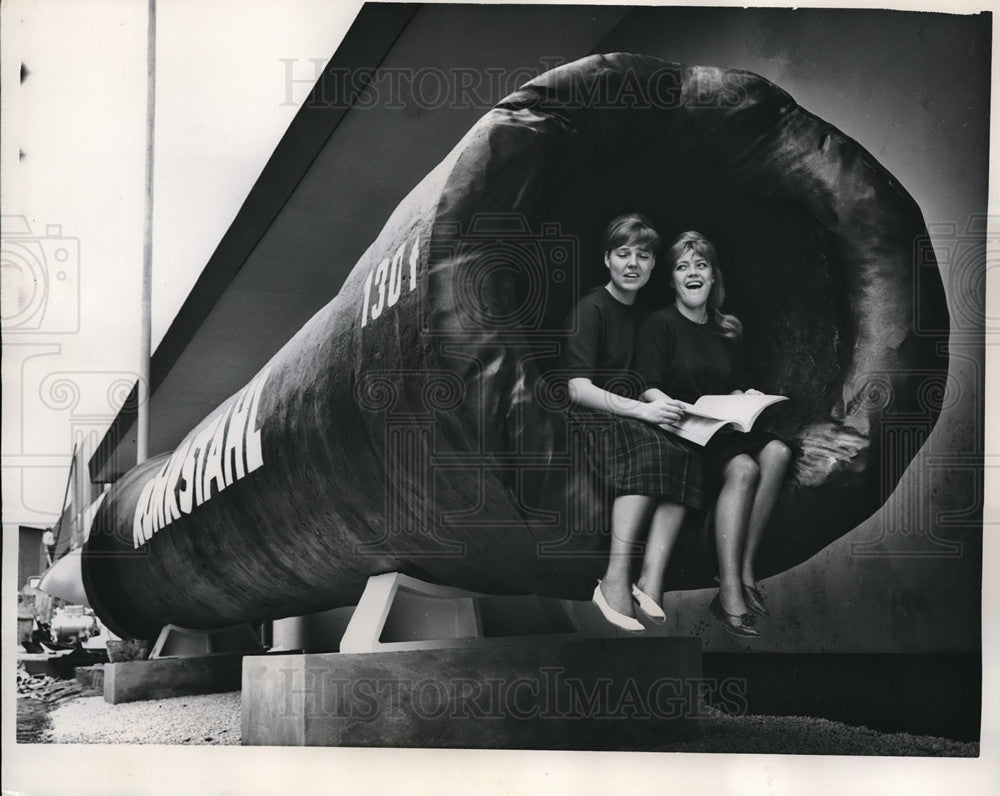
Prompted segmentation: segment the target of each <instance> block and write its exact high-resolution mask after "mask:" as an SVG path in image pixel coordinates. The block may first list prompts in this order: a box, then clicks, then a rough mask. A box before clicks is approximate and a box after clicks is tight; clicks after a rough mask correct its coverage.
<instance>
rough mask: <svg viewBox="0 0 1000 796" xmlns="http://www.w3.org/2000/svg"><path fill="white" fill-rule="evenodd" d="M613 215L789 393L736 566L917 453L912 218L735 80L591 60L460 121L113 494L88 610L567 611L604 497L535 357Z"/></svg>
mask: <svg viewBox="0 0 1000 796" xmlns="http://www.w3.org/2000/svg"><path fill="white" fill-rule="evenodd" d="M634 209H638V210H640V211H643V212H645V213H647V214H648V215H650V216H651V217H652V219H653V221H654V223H655V224H656V226H657V227H658V228H659V230H660V232H661V234H662V235H663V236H664V237H665V238H670V236H671V235H673V234H675V233H676V232H679V231H681V230H683V229H688V228H695V229H699V230H700V231H702V232H704V233H705V234H707V235H708V236H709V237H710V238H712V239H713V240H714V241H715V242H716V244H717V247H718V249H719V250H720V256H721V258H722V262H723V268H724V270H725V273H726V278H727V287H728V289H729V293H730V297H731V301H730V304H729V306H730V308H731V311H734V312H736V313H737V314H739V315H740V316H741V318H742V319H743V321H744V325H745V329H746V347H747V352H748V358H749V360H750V362H751V363H752V364H753V369H754V375H755V380H756V385H757V386H758V387H760V388H761V389H765V390H768V391H773V392H781V393H784V394H786V395H788V396H790V397H791V399H792V400H791V401H789V402H788V409H787V411H786V412H785V413H784V414H783V415H779V416H777V417H776V418H775V419H774V421H773V427H774V428H776V429H777V430H778V431H780V432H781V433H783V434H785V435H786V436H787V437H788V438H789V439H790V440H791V442H792V443H793V445H794V447H795V449H796V459H795V463H794V465H793V468H792V473H791V475H790V477H789V479H788V483H787V485H786V487H785V489H784V491H783V494H782V497H781V500H780V504H779V506H778V508H777V510H776V512H775V515H774V518H773V521H772V523H771V525H770V527H769V528H768V530H767V536H766V540H765V544H764V547H763V549H762V550H761V554H760V558H761V560H760V573H761V574H762V575H766V574H769V573H773V572H777V571H781V570H783V569H786V568H788V567H790V566H793V565H794V564H796V563H798V562H800V561H803V560H804V559H805V558H807V557H808V556H810V555H812V554H813V553H815V552H817V551H818V550H820V549H821V548H822V547H823V546H825V545H826V544H828V543H829V542H830V541H832V540H834V539H836V538H838V537H839V536H841V535H843V534H845V533H846V532H848V531H850V530H851V529H852V528H854V527H855V526H856V525H857V524H858V523H859V522H861V521H863V520H864V519H865V518H867V517H869V516H870V515H871V514H872V513H873V512H875V511H876V510H877V509H878V508H879V506H880V505H881V504H882V502H883V501H884V499H885V497H886V495H887V494H888V491H889V490H890V489H891V488H892V486H894V485H895V483H896V481H898V479H899V477H900V476H901V475H902V470H903V468H904V467H905V465H906V463H908V462H909V460H910V459H911V458H912V456H913V455H914V453H915V451H916V449H917V447H918V446H919V445H918V444H909V445H908V446H907V445H902V444H897V442H896V441H895V440H896V437H897V436H899V435H894V433H892V432H893V430H894V429H897V428H906V429H912V428H916V429H917V431H918V432H919V434H921V435H925V434H926V433H927V432H928V431H929V429H930V427H932V426H933V424H934V421H935V420H936V417H937V414H938V412H939V410H940V403H941V400H942V395H943V391H944V382H945V379H946V374H947V361H946V358H945V356H944V355H943V354H942V353H941V351H940V350H939V348H938V344H939V342H940V341H941V339H942V336H943V335H946V333H947V331H946V330H947V328H948V315H947V310H946V307H945V301H944V293H943V289H942V285H941V281H940V277H939V274H938V270H937V268H936V265H935V263H934V261H933V254H932V250H930V248H929V247H925V248H924V249H922V250H920V249H919V244H920V242H921V241H926V239H927V231H926V229H925V226H924V223H923V220H922V217H921V213H920V211H919V209H918V207H917V205H916V204H915V202H914V201H913V199H912V198H911V197H910V196H909V195H908V194H907V193H906V191H905V190H904V189H903V188H902V187H901V186H900V185H899V183H898V182H897V181H896V180H895V179H894V178H893V177H892V176H891V175H890V174H889V173H888V172H887V171H886V170H885V169H884V168H882V167H881V166H880V165H879V164H878V162H877V161H876V160H875V159H874V158H873V157H872V156H871V155H870V154H869V153H868V152H866V151H865V150H864V149H863V148H862V147H861V146H859V145H858V144H857V143H856V142H854V141H853V140H851V139H850V138H848V137H846V136H845V135H844V134H842V133H841V132H839V131H838V130H837V129H835V128H834V127H832V126H831V125H829V124H827V123H826V122H824V121H822V120H820V119H818V118H816V117H815V116H813V115H812V114H810V113H808V112H807V111H805V110H803V109H802V108H800V107H798V106H797V105H796V104H795V102H794V101H793V100H792V99H791V97H789V96H788V95H787V94H786V93H785V92H783V91H782V90H781V89H779V88H777V87H775V86H774V85H772V84H771V83H769V82H768V81H766V80H764V79H762V78H760V77H758V76H756V75H753V74H750V73H748V72H743V71H736V70H722V69H715V68H709V67H688V66H681V65H677V64H668V63H665V62H663V61H660V60H657V59H653V58H648V57H643V56H635V55H625V54H616V55H606V56H593V57H590V58H586V59H583V60H581V61H578V62H575V63H572V64H569V65H566V66H563V67H560V68H558V69H555V70H553V71H551V72H548V73H546V74H543V75H541V76H540V77H538V78H537V79H535V80H533V81H531V82H530V83H528V84H527V85H525V86H524V87H523V88H522V89H521V90H519V91H517V92H516V93H514V94H512V95H511V96H509V97H508V98H507V99H505V100H504V101H503V102H501V103H500V104H499V105H498V106H497V107H496V108H494V109H493V110H491V111H490V112H489V113H488V114H486V116H484V117H483V119H482V120H481V121H480V122H479V123H478V124H477V125H476V126H475V127H474V128H473V129H472V130H470V132H469V133H468V134H467V135H466V136H465V138H464V139H463V140H462V141H461V142H460V143H459V144H458V145H457V146H456V147H455V149H454V150H453V151H452V152H451V154H450V155H449V156H448V157H447V158H446V159H445V160H444V161H443V162H442V163H441V164H440V165H439V166H438V167H437V168H436V169H435V170H434V171H433V172H431V173H430V174H429V175H428V176H427V177H426V178H425V179H424V180H423V181H422V182H421V183H420V184H419V185H418V186H417V187H416V188H415V189H414V190H413V191H412V192H411V193H410V195H409V196H408V197H407V198H406V199H405V200H404V201H403V202H402V203H401V204H400V206H399V207H398V208H397V209H396V211H395V212H394V213H393V214H392V216H391V218H390V219H389V220H388V222H387V223H386V225H385V228H384V229H383V231H382V232H381V234H380V235H379V236H378V238H377V239H376V240H375V242H374V243H373V244H372V245H371V247H370V248H369V249H368V251H367V252H366V253H365V255H364V256H363V257H362V258H361V260H360V261H359V262H358V263H357V265H356V266H355V268H354V269H353V271H352V272H351V274H350V276H349V277H348V279H347V281H346V282H345V284H344V287H343V289H342V291H341V292H340V294H339V295H338V296H337V297H336V298H335V299H333V300H332V301H331V302H330V303H329V304H328V305H327V306H326V307H325V308H324V309H322V310H321V311H320V312H319V313H317V314H316V316H315V317H313V318H312V319H311V320H310V321H309V322H308V323H307V324H306V325H305V326H304V327H303V328H302V329H301V331H299V332H298V334H296V335H295V336H294V337H293V338H292V339H291V340H290V341H289V342H288V343H287V344H286V345H285V346H284V348H282V349H281V351H279V352H278V354H276V355H275V356H274V358H273V359H272V360H271V361H270V362H269V363H268V364H267V366H266V367H265V368H264V369H263V370H262V371H261V372H260V373H259V374H258V375H257V377H256V378H255V379H254V380H253V381H252V382H251V383H250V384H249V385H247V387H245V388H244V389H243V390H241V391H240V392H239V393H238V394H237V395H235V396H233V397H232V398H230V399H229V400H228V401H227V402H226V403H224V404H223V405H222V406H220V407H219V408H218V409H217V410H216V411H215V412H213V413H212V414H211V415H210V416H209V417H208V418H206V419H205V420H204V421H203V422H202V423H201V424H200V425H199V426H198V427H196V428H195V429H194V430H192V431H191V433H190V434H189V435H188V437H187V438H186V439H185V440H184V441H183V443H182V444H181V445H180V447H179V448H178V449H177V450H176V451H174V452H173V453H172V454H169V455H168V454H164V455H161V456H159V457H156V458H154V459H152V460H150V461H148V462H146V463H144V464H142V465H140V466H138V467H136V468H134V469H133V470H131V471H130V472H128V473H127V474H126V475H125V476H124V477H123V478H122V479H121V480H120V481H119V482H118V483H116V484H115V485H114V486H113V487H112V489H111V491H110V492H109V493H108V495H107V497H106V499H105V500H104V503H103V505H102V506H101V509H100V511H99V513H98V516H97V517H96V520H95V523H94V527H93V529H92V532H91V537H90V541H89V542H88V545H87V549H86V553H85V556H84V570H83V573H84V581H85V585H86V588H87V593H88V596H89V598H90V601H91V604H92V605H93V606H94V607H95V608H96V609H97V610H98V612H99V615H100V616H101V619H102V620H103V621H105V622H106V623H107V624H108V625H109V626H110V627H112V628H113V629H114V630H116V631H117V632H119V633H124V634H127V635H133V636H149V635H151V634H153V633H155V632H156V631H157V629H158V628H159V627H160V626H161V625H163V624H164V623H167V622H174V623H177V624H180V625H184V626H189V627H211V626H219V625H224V624H227V623H232V622H236V621H243V620H260V619H265V618H276V617H281V616H288V615H293V614H302V613H307V612H311V611H316V610H320V609H324V608H330V607H334V606H337V605H345V604H350V603H353V602H355V601H356V600H357V598H358V596H359V595H360V592H361V590H362V588H363V586H364V583H365V581H366V579H367V577H368V576H369V575H371V574H376V573H382V572H387V571H393V570H397V571H401V572H405V573H409V574H412V575H415V576H417V577H422V578H426V579H429V580H434V581H439V582H444V583H448V584H451V585H455V586H459V587H465V588H469V589H474V590H478V591H486V592H496V593H512V592H537V593H540V594H545V595H552V596H561V597H571V598H580V597H586V596H587V595H588V594H589V592H590V590H591V589H592V588H593V582H594V578H595V577H596V576H597V575H598V574H599V573H600V571H601V570H602V568H603V565H604V557H605V554H606V553H605V551H606V548H607V530H608V529H607V517H608V510H609V506H610V500H611V496H610V495H609V494H608V492H607V490H606V489H605V488H604V487H603V486H602V485H601V483H600V482H599V481H596V480H595V479H594V478H593V477H592V475H591V474H590V472H589V471H588V469H587V468H586V466H585V465H584V464H583V463H582V457H581V455H580V451H581V439H580V436H581V434H585V433H600V429H599V428H597V429H589V430H588V429H580V428H578V429H576V430H575V431H574V432H573V433H568V431H567V423H566V416H565V411H564V410H565V394H564V392H565V391H564V390H563V389H562V387H563V386H564V384H563V382H562V381H561V379H562V378H563V377H564V376H565V374H562V373H560V370H559V365H558V354H559V352H560V350H561V347H562V344H563V343H564V341H565V339H566V334H567V333H572V330H568V331H567V330H565V329H564V328H563V324H564V321H565V318H566V316H567V314H568V312H569V310H570V309H571V308H572V306H573V305H574V303H575V302H576V301H577V300H578V299H579V297H580V295H581V294H582V292H583V291H584V290H585V289H587V288H588V287H589V286H591V285H595V284H600V283H602V282H603V281H604V280H605V279H606V277H605V273H606V272H605V271H604V268H603V263H602V260H601V253H600V251H599V236H600V233H601V231H602V228H603V226H604V224H605V223H606V221H607V220H608V219H609V218H610V217H612V216H613V215H615V214H617V213H619V212H623V211H628V210H634ZM314 223H316V224H322V223H323V219H322V218H316V219H314ZM915 247H918V248H915ZM294 256H295V255H294V252H289V257H294ZM664 270H665V269H664ZM663 277H664V273H659V274H656V275H654V280H653V281H652V282H651V284H650V286H649V288H648V289H647V291H646V293H647V296H646V297H647V298H648V299H650V300H652V301H654V302H655V301H660V302H663V301H666V300H667V293H666V290H665V286H664V285H665V283H664V279H663ZM900 424H902V425H900ZM906 424H909V425H906ZM904 436H906V439H909V440H912V439H913V438H914V437H913V434H907V435H904ZM920 438H922V437H920ZM917 443H919V438H918V439H917ZM703 541H704V540H703V537H702V535H700V534H699V533H697V532H696V531H692V533H690V534H687V535H685V538H684V539H683V540H682V544H681V549H679V550H678V552H677V554H676V556H675V560H674V562H673V563H672V566H671V570H670V572H669V573H668V578H669V583H670V586H671V587H673V588H687V587H698V586H708V585H710V584H711V579H712V575H713V574H714V556H713V553H712V550H711V549H710V547H707V546H705V545H704V544H703Z"/></svg>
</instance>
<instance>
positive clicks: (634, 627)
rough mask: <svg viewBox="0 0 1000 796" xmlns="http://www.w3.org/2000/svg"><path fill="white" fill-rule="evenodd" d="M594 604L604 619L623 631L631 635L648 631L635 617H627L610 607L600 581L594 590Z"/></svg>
mask: <svg viewBox="0 0 1000 796" xmlns="http://www.w3.org/2000/svg"><path fill="white" fill-rule="evenodd" d="M593 602H594V605H596V606H597V607H598V608H599V609H600V610H601V613H602V614H604V618H605V619H607V620H608V621H609V622H610V623H611V624H613V625H614V626H615V627H620V628H621V629H622V630H628V631H629V632H631V633H642V632H643V631H644V630H645V629H646V628H644V627H643V626H642V622H640V621H639V620H638V619H636V618H635V617H634V616H627V615H625V614H623V613H621V612H619V611H616V610H615V609H614V608H612V607H611V606H610V605H608V601H607V600H605V599H604V592H602V591H601V582H600V581H597V587H596V588H595V589H594V600H593Z"/></svg>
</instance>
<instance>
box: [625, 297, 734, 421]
mask: <svg viewBox="0 0 1000 796" xmlns="http://www.w3.org/2000/svg"><path fill="white" fill-rule="evenodd" d="M636 370H637V371H638V372H639V374H640V376H641V377H642V379H643V382H644V383H645V388H644V389H651V388H653V387H655V388H658V389H660V390H662V391H663V392H665V393H666V394H667V395H669V396H670V397H671V398H677V399H680V400H682V401H687V402H688V403H693V402H694V401H696V400H697V399H698V398H700V397H701V396H702V395H724V394H726V393H730V392H732V391H733V390H742V389H745V388H746V384H745V383H744V374H743V351H742V345H741V344H740V342H739V340H738V339H737V340H726V339H725V338H723V337H722V336H720V335H719V333H718V332H717V331H716V330H715V326H714V325H713V324H712V323H711V321H709V322H708V323H704V324H700V323H695V322H694V321H692V320H690V319H688V318H686V317H684V316H683V315H682V314H681V312H680V310H678V309H677V306H676V305H674V304H671V305H670V306H669V307H664V308H663V309H660V310H656V311H655V312H653V313H650V314H649V315H648V316H647V317H646V319H645V321H644V322H643V323H642V325H641V326H640V328H639V333H638V338H637V341H636Z"/></svg>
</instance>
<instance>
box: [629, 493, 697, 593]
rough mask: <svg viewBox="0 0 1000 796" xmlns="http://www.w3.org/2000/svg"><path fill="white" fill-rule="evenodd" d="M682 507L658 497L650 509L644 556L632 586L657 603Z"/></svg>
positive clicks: (682, 511)
mask: <svg viewBox="0 0 1000 796" xmlns="http://www.w3.org/2000/svg"><path fill="white" fill-rule="evenodd" d="M685 512H686V509H685V508H684V506H682V505H680V504H679V503H669V502H667V501H665V500H661V501H660V502H659V503H657V504H656V509H655V510H654V511H653V519H652V521H651V522H650V526H649V539H648V540H647V541H646V555H645V556H643V559H642V572H641V573H640V575H639V580H638V581H637V582H636V585H637V586H638V587H639V588H640V589H641V590H642V591H644V592H645V593H646V594H648V595H649V596H650V597H652V598H653V599H654V600H656V602H657V603H659V602H660V601H661V600H662V599H663V575H664V573H665V572H666V569H667V563H668V562H669V561H670V553H671V551H672V550H673V549H674V542H676V541H677V537H678V536H680V532H681V526H682V525H683V524H684V514H685Z"/></svg>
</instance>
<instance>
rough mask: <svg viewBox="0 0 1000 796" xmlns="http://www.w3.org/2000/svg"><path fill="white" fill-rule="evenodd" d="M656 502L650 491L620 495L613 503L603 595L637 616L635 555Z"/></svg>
mask: <svg viewBox="0 0 1000 796" xmlns="http://www.w3.org/2000/svg"><path fill="white" fill-rule="evenodd" d="M655 504H656V498H655V497H653V496H651V495H619V496H618V497H617V498H615V502H614V504H613V505H612V507H611V552H610V554H609V555H608V569H607V571H606V572H605V573H604V577H603V578H602V579H601V591H602V592H603V593H604V599H605V600H607V601H608V604H609V605H610V606H611V607H612V608H614V609H615V610H616V611H618V612H620V613H623V614H625V615H626V616H635V611H634V610H633V608H632V575H631V564H632V557H633V556H634V555H635V553H636V552H637V551H638V550H639V544H638V542H639V536H640V534H641V533H642V532H643V531H644V530H645V529H646V526H647V524H648V523H649V514H650V512H651V511H652V510H653V507H654V505H655Z"/></svg>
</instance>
